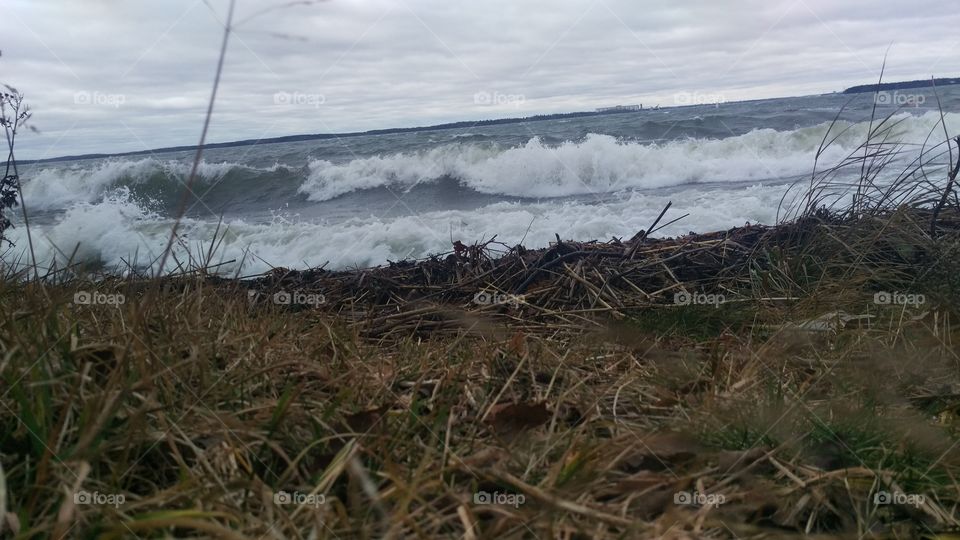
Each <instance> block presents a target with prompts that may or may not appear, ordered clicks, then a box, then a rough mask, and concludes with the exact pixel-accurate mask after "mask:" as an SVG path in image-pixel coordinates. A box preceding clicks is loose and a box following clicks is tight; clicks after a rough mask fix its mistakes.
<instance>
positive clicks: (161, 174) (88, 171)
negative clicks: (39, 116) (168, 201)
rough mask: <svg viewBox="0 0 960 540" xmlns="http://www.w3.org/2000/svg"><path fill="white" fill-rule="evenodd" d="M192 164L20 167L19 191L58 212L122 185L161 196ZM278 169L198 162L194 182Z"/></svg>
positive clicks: (170, 192)
mask: <svg viewBox="0 0 960 540" xmlns="http://www.w3.org/2000/svg"><path fill="white" fill-rule="evenodd" d="M191 165H192V164H191V163H189V162H184V161H176V160H159V159H156V158H144V159H138V160H126V159H107V160H104V161H99V162H93V164H92V166H90V164H84V165H70V166H66V167H56V166H54V167H43V168H39V169H38V170H35V171H29V170H28V171H25V174H23V177H24V182H23V194H24V198H25V199H26V200H27V201H30V204H31V206H33V207H35V208H38V209H41V210H58V209H64V208H68V207H70V206H71V205H73V204H76V203H83V202H86V203H92V202H97V201H101V200H104V199H105V198H107V197H110V196H112V194H113V193H114V192H115V191H116V190H118V189H124V188H126V189H127V190H132V192H133V193H135V194H142V195H145V196H146V197H147V198H152V197H158V198H160V199H165V198H169V197H176V196H177V195H179V193H181V192H182V189H183V185H184V183H185V182H186V180H187V178H188V176H189V175H190V168H191ZM281 170H286V171H291V170H292V169H290V168H289V167H286V166H284V165H280V164H276V165H273V166H272V167H267V168H257V167H251V166H248V165H243V164H239V163H230V162H226V161H225V162H221V163H207V162H206V161H201V162H200V165H199V166H198V168H197V179H196V182H198V185H208V186H209V185H212V184H214V183H216V182H218V181H219V180H221V179H223V178H224V177H226V176H227V175H229V174H231V173H238V172H248V173H274V172H277V171H281ZM233 187H234V188H235V187H236V186H233Z"/></svg>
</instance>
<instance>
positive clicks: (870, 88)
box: [843, 79, 960, 94]
mask: <svg viewBox="0 0 960 540" xmlns="http://www.w3.org/2000/svg"><path fill="white" fill-rule="evenodd" d="M934 84H936V85H937V86H953V85H955V84H960V79H924V80H919V81H903V82H893V83H879V84H861V85H859V86H851V87H850V88H847V89H846V90H844V91H843V93H844V94H865V93H867V92H886V91H888V90H911V89H914V88H933V86H934Z"/></svg>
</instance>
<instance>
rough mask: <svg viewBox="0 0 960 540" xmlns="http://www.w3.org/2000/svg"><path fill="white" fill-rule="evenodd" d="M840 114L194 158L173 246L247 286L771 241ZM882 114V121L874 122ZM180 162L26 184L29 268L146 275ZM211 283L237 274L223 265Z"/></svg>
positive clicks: (362, 139)
mask: <svg viewBox="0 0 960 540" xmlns="http://www.w3.org/2000/svg"><path fill="white" fill-rule="evenodd" d="M916 94H917V92H915V91H914V92H912V93H911V95H916ZM850 99H851V96H845V95H839V94H832V95H826V96H811V97H801V98H786V99H772V100H765V101H757V102H744V103H730V104H720V105H700V106H693V107H682V108H670V109H660V110H645V111H641V112H636V113H623V114H616V115H605V116H595V117H587V118H577V119H563V120H549V121H538V122H526V123H517V124H506V125H497V126H485V127H473V128H460V129H448V130H439V131H422V132H416V133H404V134H391V135H375V136H359V137H347V138H341V139H325V140H316V141H304V142H296V143H276V144H262V145H257V146H242V147H232V148H221V149H213V150H208V151H207V152H206V153H205V158H204V162H203V164H202V166H201V168H200V178H199V180H198V181H197V183H196V185H195V186H194V190H193V191H194V193H193V194H192V195H191V197H190V200H189V204H188V205H189V207H190V210H189V212H188V219H187V220H186V221H185V223H184V224H183V227H182V233H183V236H184V237H185V243H186V245H187V246H190V247H191V248H192V249H194V250H199V248H197V247H196V246H199V245H201V244H203V243H208V242H209V241H210V239H211V238H212V236H213V231H214V229H215V228H216V225H217V222H218V220H219V218H220V216H221V215H222V216H223V221H224V223H225V230H226V237H225V239H224V242H223V243H222V244H221V247H220V251H219V253H218V259H219V260H229V259H237V260H241V259H244V260H245V262H244V266H243V268H242V269H241V270H242V272H243V273H252V272H257V271H262V270H266V269H268V268H269V265H273V266H285V267H290V268H304V267H307V266H319V265H322V264H325V263H327V264H328V268H344V267H350V266H355V265H359V266H368V265H375V264H380V263H384V262H386V261H387V260H388V259H389V260H398V259H403V258H409V257H423V256H426V255H428V254H432V253H439V252H444V251H449V250H450V244H451V240H461V241H463V242H464V243H470V242H473V241H479V240H481V239H489V238H490V237H491V236H493V235H497V239H498V240H499V241H502V242H505V243H507V244H515V243H518V242H520V241H521V240H523V242H524V244H525V245H526V246H528V247H540V246H544V245H547V243H548V242H549V241H550V240H552V239H554V237H555V234H559V235H560V236H561V237H562V238H565V239H576V240H591V239H601V240H606V239H609V238H611V237H613V236H618V237H621V236H626V237H630V236H632V235H633V234H634V233H635V232H636V231H638V230H639V229H643V228H646V227H648V226H649V225H650V223H651V222H652V221H653V219H654V218H655V217H656V216H657V214H658V213H659V212H660V210H661V209H662V208H663V206H664V205H665V204H666V203H667V201H673V203H674V206H673V209H672V210H671V214H670V215H669V216H668V219H669V218H671V217H675V216H680V215H682V214H685V213H689V214H690V216H689V217H687V218H685V219H684V220H681V221H680V222H678V223H676V224H673V225H671V226H669V227H666V228H665V229H663V230H662V231H660V232H659V233H658V234H660V235H675V234H682V233H686V232H688V231H708V230H715V229H721V228H728V227H732V226H736V225H742V224H744V223H745V222H748V221H749V222H752V223H758V222H759V223H772V222H774V221H775V220H776V219H777V208H778V205H779V204H780V202H781V198H782V197H783V195H784V192H785V190H786V188H787V185H788V184H789V183H790V182H793V181H794V180H796V179H798V178H803V177H809V175H810V173H811V171H812V168H813V164H814V156H815V154H816V151H817V148H818V147H819V146H820V143H821V141H822V140H823V138H824V134H825V133H826V130H827V128H828V126H829V124H830V122H831V121H832V120H833V119H834V117H835V116H836V115H837V113H838V112H839V111H840V108H841V107H842V106H843V105H844V104H847V103H848V101H849V100H850ZM940 99H941V103H942V104H943V107H944V109H945V111H946V112H947V115H946V122H947V125H948V127H949V128H950V130H951V133H953V134H956V133H957V129H958V128H960V89H956V88H953V89H946V90H941V91H940ZM921 100H923V99H922V98H921ZM889 101H895V100H889ZM935 103H936V101H935V99H934V98H933V97H932V95H928V97H927V98H926V99H925V102H924V103H923V105H921V106H918V107H908V108H905V109H903V110H902V111H901V112H899V113H898V115H899V116H898V119H900V120H901V122H900V124H899V125H898V127H897V130H896V131H897V138H898V140H901V141H903V142H906V143H922V142H923V141H924V140H925V139H926V138H927V137H928V135H930V133H931V131H932V130H934V128H935V126H936V124H937V122H938V121H939V119H940V116H939V112H937V111H936V110H935V109H934V108H933V106H934V105H935ZM873 104H874V97H873V96H872V95H869V94H862V95H859V96H856V97H854V101H853V102H851V103H849V104H848V105H847V108H846V110H845V111H844V112H843V113H842V115H841V121H840V123H839V124H837V125H836V126H835V127H834V132H835V133H840V132H841V131H843V135H841V136H840V137H839V138H838V139H837V141H836V142H835V143H834V145H833V146H832V147H831V148H830V149H828V151H827V152H826V153H825V154H824V155H823V156H822V157H821V167H822V166H824V165H825V164H827V165H828V164H831V163H836V162H839V161H840V160H842V159H843V158H844V157H846V156H847V155H848V154H849V153H850V152H851V151H853V150H854V149H856V148H857V146H858V145H859V144H860V143H861V142H862V141H863V140H864V139H865V137H866V133H867V130H868V123H867V121H868V119H869V116H870V112H871V109H872V108H873ZM895 110H896V107H895V105H883V106H881V107H880V109H879V110H878V114H879V115H881V116H884V115H886V114H889V113H891V112H894V111H895ZM844 130H846V131H844ZM934 138H939V140H942V134H939V135H938V134H936V133H935V135H934ZM908 154H909V152H908ZM192 157H193V153H192V152H173V153H158V154H152V155H147V156H138V157H118V158H108V159H99V160H83V161H74V162H58V163H47V164H35V165H28V166H25V167H23V168H22V170H21V173H22V177H23V183H24V196H25V198H26V200H27V204H28V207H29V209H30V210H31V211H32V213H33V214H34V222H32V223H31V225H33V226H34V229H33V230H34V232H35V234H34V237H35V245H36V247H37V252H38V258H39V259H40V261H41V262H42V263H44V264H47V263H49V262H50V261H51V260H52V259H53V258H60V259H61V260H62V258H63V257H64V255H63V254H68V255H69V254H71V253H74V251H75V250H76V255H75V260H82V261H86V262H89V263H94V264H103V265H106V266H114V265H119V264H121V262H122V261H133V260H136V261H138V263H139V264H142V265H146V264H148V263H149V261H150V260H152V259H154V258H155V257H156V256H157V255H158V254H159V253H160V252H162V250H163V247H164V246H165V244H166V241H167V238H168V235H169V230H170V225H171V223H172V220H171V216H172V215H174V214H175V212H176V208H177V206H178V203H179V200H180V197H181V194H182V192H183V187H184V184H183V182H184V181H185V180H186V176H187V174H188V172H189V169H190V165H189V163H190V160H191V159H192ZM909 158H910V156H909V155H905V156H904V158H903V159H904V160H909ZM851 172H854V171H851ZM897 172H899V171H897ZM936 173H937V171H935V170H933V171H931V170H928V174H936ZM11 238H12V239H13V240H14V242H15V243H16V248H14V249H12V250H10V251H8V252H7V253H6V254H5V255H4V259H5V260H7V261H8V262H9V261H14V260H16V259H17V257H20V256H22V255H23V250H25V249H26V247H27V242H26V236H25V229H24V228H23V227H22V226H19V227H17V228H16V229H14V230H13V232H12V234H11ZM178 249H179V250H184V249H187V248H185V247H183V246H181V247H178ZM268 263H269V265H268ZM221 269H222V270H224V271H234V270H237V263H233V264H229V265H224V266H223V267H222V268H221Z"/></svg>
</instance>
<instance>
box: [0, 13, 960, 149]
mask: <svg viewBox="0 0 960 540" xmlns="http://www.w3.org/2000/svg"><path fill="white" fill-rule="evenodd" d="M228 5H229V1H228V0H142V1H128V0H4V3H3V6H0V50H2V53H3V55H2V57H0V82H3V83H6V84H10V85H13V86H15V87H16V88H18V89H19V90H20V91H22V92H23V93H24V94H25V95H26V96H27V102H28V103H29V104H30V105H31V107H32V109H33V111H34V116H33V119H32V124H33V126H34V127H35V128H36V129H37V132H36V133H34V132H24V133H23V134H22V136H21V137H20V139H19V142H18V157H20V158H22V159H39V158H44V157H55V156H62V155H72V154H80V153H114V152H125V151H139V150H147V149H151V148H159V147H166V146H177V145H193V144H196V143H197V142H198V140H199V137H200V131H201V128H202V124H203V118H204V114H205V112H206V107H207V102H208V99H209V97H210V91H211V86H212V82H213V77H214V73H215V67H216V63H217V57H218V54H219V49H220V42H221V40H222V37H223V29H224V25H225V22H226V18H227V12H228ZM273 8H276V9H273ZM958 27H960V13H958V12H957V11H956V10H951V9H948V6H947V5H946V4H944V3H943V2H940V1H930V0H913V1H911V2H890V1H882V2H878V1H870V2H868V1H864V0H843V1H837V0H786V1H782V2H781V1H777V0H725V1H722V2H720V1H717V0H684V1H682V2H680V1H669V0H658V1H648V0H485V1H483V2H463V1H458V0H326V1H318V2H310V1H299V2H298V1H289V0H256V1H254V0H237V3H236V11H235V15H234V26H233V30H232V32H231V35H230V41H229V47H228V51H227V56H226V61H225V66H224V71H223V77H222V80H221V86H220V91H219V94H218V97H217V100H216V106H215V110H214V116H213V120H212V124H211V126H210V133H209V135H208V141H209V142H226V141H233V140H240V139H256V138H266V137H278V136H283V135H295V134H304V133H330V132H347V131H363V130H369V129H381V128H390V127H411V126H420V125H429V124H437V123H443V122H452V121H460V120H479V119H488V118H505V117H516V116H529V115H534V114H545V113H556V112H571V111H582V110H592V109H594V108H597V107H604V106H612V105H618V104H639V103H643V104H644V105H645V106H653V105H661V106H673V105H684V104H694V103H701V102H703V103H714V102H718V101H737V100H744V99H757V98H770V97H781V96H795V95H808V94H818V93H826V92H832V91H839V90H843V89H844V88H846V87H848V86H852V85H855V84H867V83H871V82H875V81H876V79H877V78H878V76H879V74H880V69H881V66H882V64H883V60H884V55H885V53H886V52H887V51H888V49H889V55H888V58H887V68H886V76H885V79H886V80H888V81H894V80H906V79H921V78H929V77H930V76H937V77H954V76H960V54H958V52H960V51H958V46H960V37H958V35H957V33H956V31H955V29H956V28H958Z"/></svg>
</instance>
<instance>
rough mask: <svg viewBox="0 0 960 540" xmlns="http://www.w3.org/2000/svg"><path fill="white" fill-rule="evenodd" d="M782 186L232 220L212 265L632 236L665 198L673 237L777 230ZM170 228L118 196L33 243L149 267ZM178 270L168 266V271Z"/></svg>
mask: <svg viewBox="0 0 960 540" xmlns="http://www.w3.org/2000/svg"><path fill="white" fill-rule="evenodd" d="M784 189H785V187H784V186H782V185H781V186H763V185H756V186H753V187H749V188H741V189H735V190H712V191H707V190H703V189H696V188H691V189H688V190H681V191H679V192H675V193H672V194H670V195H669V196H667V195H645V194H640V193H632V194H630V195H629V196H627V197H624V198H622V199H615V200H613V201H610V202H607V203H604V204H590V203H587V202H563V203H560V202H556V201H553V202H550V201H548V202H542V203H537V204H520V203H508V202H501V203H496V204H492V205H489V206H486V207H483V208H480V209H477V210H473V211H452V210H447V211H437V212H429V213H424V214H421V215H418V216H406V217H399V218H395V219H377V218H370V219H359V218H357V219H352V220H349V221H346V222H341V223H336V224H327V223H313V222H303V221H297V220H296V219H292V218H289V217H288V218H286V219H284V218H280V217H278V218H275V219H274V220H273V222H272V223H259V224H258V223H248V222H245V221H243V220H239V219H238V220H233V221H230V222H228V223H226V227H225V230H226V236H225V238H224V241H223V243H222V245H221V248H220V251H219V252H218V253H217V258H216V261H215V262H223V261H227V260H230V259H236V260H237V261H240V260H241V259H243V258H244V257H245V256H246V260H245V263H244V265H243V268H242V269H239V268H238V264H237V263H231V264H227V265H224V266H223V267H221V268H220V270H221V271H222V272H225V273H231V272H234V271H238V270H239V271H241V272H242V273H244V274H249V273H255V272H262V271H266V270H268V269H269V268H270V266H271V265H273V266H284V267H288V268H306V267H312V266H319V265H322V264H324V263H325V262H329V265H328V267H327V268H330V269H340V268H348V267H353V266H361V267H365V266H371V265H376V264H383V263H386V262H387V260H400V259H403V258H420V257H425V256H428V255H430V254H435V253H442V252H447V251H450V249H451V239H452V240H461V241H463V242H465V243H471V242H474V241H479V240H481V239H489V238H490V237H492V236H493V235H497V240H498V241H502V242H504V243H506V244H508V245H515V244H518V243H520V242H521V241H523V244H524V245H525V246H527V247H530V248H536V247H544V246H547V245H548V244H549V242H551V241H552V240H554V234H559V235H560V237H561V238H564V239H577V240H589V239H599V240H609V239H610V238H611V237H612V236H618V237H625V238H629V237H630V236H632V235H633V234H635V233H636V232H637V231H639V230H640V229H644V228H647V227H649V226H650V224H651V223H652V222H653V220H654V219H655V218H656V217H657V215H658V214H659V212H660V210H661V209H662V208H663V206H664V205H665V204H666V203H667V201H668V200H672V201H673V202H674V206H673V208H672V209H671V211H670V213H669V214H668V215H667V217H666V219H665V221H668V220H670V219H673V218H675V217H679V216H680V215H682V214H685V213H689V214H690V215H691V216H690V217H689V218H687V219H685V220H683V221H680V222H678V223H676V224H673V225H670V226H669V227H666V228H665V229H663V230H662V231H660V232H659V233H657V236H661V235H670V236H673V235H678V234H684V233H686V232H689V231H691V230H697V231H709V230H716V229H724V228H729V227H733V226H737V225H743V224H744V223H745V222H747V221H749V222H753V223H758V222H761V223H772V222H774V221H775V219H776V210H775V209H776V207H777V204H778V203H779V201H780V197H781V196H782V194H783V192H784ZM170 225H171V222H170V220H169V219H166V218H161V217H159V216H157V215H156V214H153V213H151V212H149V211H146V210H144V209H142V208H141V207H139V206H137V204H136V203H135V202H133V201H131V200H130V199H129V198H128V197H124V196H122V195H118V196H113V197H110V198H108V199H107V200H105V201H103V202H101V203H98V204H86V203H84V204H79V205H77V206H75V207H74V208H72V209H71V210H70V211H69V212H67V213H66V215H65V216H63V218H62V219H61V220H60V221H59V222H58V223H57V224H56V225H53V226H50V227H40V228H34V241H35V245H36V247H37V254H38V259H39V261H40V263H41V265H43V266H46V265H48V264H49V263H50V262H51V261H52V260H53V259H54V258H56V259H57V260H59V261H60V262H61V263H62V262H63V261H64V255H63V254H66V255H69V254H70V253H72V252H73V250H74V247H76V246H77V245H78V244H79V249H78V250H77V252H76V258H75V260H74V262H80V261H84V262H95V263H100V264H105V265H107V266H108V267H122V266H124V264H125V263H124V262H123V261H132V260H134V258H135V257H136V259H137V260H138V261H139V262H140V263H141V264H146V263H148V262H149V261H150V260H151V259H152V258H155V257H156V256H158V255H159V254H160V253H162V251H163V249H164V246H165V245H166V242H167V239H168V238H169V233H170ZM215 227H216V225H215V224H214V223H210V222H203V221H197V220H190V219H186V220H184V221H183V223H182V225H181V229H180V231H181V234H182V236H183V237H184V238H185V240H186V242H187V244H188V245H189V246H190V249H191V250H192V251H193V252H194V253H195V254H196V253H200V252H203V251H205V249H206V246H207V245H208V244H209V242H210V240H211V238H212V236H213V232H214V229H215ZM222 230H223V229H222ZM11 233H12V234H11V238H12V239H13V241H14V242H16V244H17V247H16V248H15V249H14V250H11V252H9V253H8V254H7V255H5V256H4V259H5V260H6V261H7V262H8V263H9V262H11V261H13V260H15V259H16V258H17V257H18V256H20V257H21V261H24V262H25V261H27V260H28V253H27V252H26V248H27V243H26V236H25V230H24V229H23V227H22V226H19V227H17V228H15V229H13V230H12V231H11ZM53 246H57V248H59V249H56V248H54V247H53ZM248 249H249V253H246V251H247V250H248ZM61 252H62V253H61ZM175 253H177V255H178V256H179V257H180V259H181V260H185V259H186V252H185V249H184V248H183V247H182V246H180V245H177V246H176V248H175ZM268 263H269V264H268ZM172 265H173V262H172V260H171V261H169V262H168V263H167V266H168V269H172V267H173V266H172Z"/></svg>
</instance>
